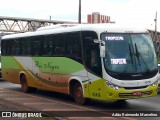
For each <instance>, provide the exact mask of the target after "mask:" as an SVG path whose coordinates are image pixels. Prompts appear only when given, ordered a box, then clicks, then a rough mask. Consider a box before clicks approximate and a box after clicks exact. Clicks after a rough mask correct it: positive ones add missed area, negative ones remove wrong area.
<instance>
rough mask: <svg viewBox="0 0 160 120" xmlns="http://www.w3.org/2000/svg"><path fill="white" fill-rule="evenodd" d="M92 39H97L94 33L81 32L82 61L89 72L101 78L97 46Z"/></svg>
mask: <svg viewBox="0 0 160 120" xmlns="http://www.w3.org/2000/svg"><path fill="white" fill-rule="evenodd" d="M94 39H98V36H97V34H96V33H95V32H92V31H83V32H82V41H83V48H84V61H85V65H86V67H87V68H88V69H89V70H90V71H92V72H94V73H96V74H98V75H100V76H102V67H101V58H100V50H99V44H98V43H95V42H94Z"/></svg>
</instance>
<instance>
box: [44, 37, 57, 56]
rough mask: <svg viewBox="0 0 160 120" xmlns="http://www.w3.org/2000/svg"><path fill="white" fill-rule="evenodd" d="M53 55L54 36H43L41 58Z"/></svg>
mask: <svg viewBox="0 0 160 120" xmlns="http://www.w3.org/2000/svg"><path fill="white" fill-rule="evenodd" d="M53 54H54V35H48V36H44V39H43V54H42V55H43V56H52V55H53Z"/></svg>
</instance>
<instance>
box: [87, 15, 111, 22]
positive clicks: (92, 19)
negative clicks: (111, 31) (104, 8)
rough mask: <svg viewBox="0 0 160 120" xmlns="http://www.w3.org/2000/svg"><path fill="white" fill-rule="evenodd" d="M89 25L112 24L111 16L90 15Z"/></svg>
mask: <svg viewBox="0 0 160 120" xmlns="http://www.w3.org/2000/svg"><path fill="white" fill-rule="evenodd" d="M87 23H111V21H110V16H107V15H101V14H100V13H99V12H93V13H92V14H88V16H87Z"/></svg>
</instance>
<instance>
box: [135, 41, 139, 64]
mask: <svg viewBox="0 0 160 120" xmlns="http://www.w3.org/2000/svg"><path fill="white" fill-rule="evenodd" d="M135 49H136V54H135V55H136V57H137V59H138V64H139V65H140V60H139V55H140V53H139V51H138V49H137V44H136V43H135Z"/></svg>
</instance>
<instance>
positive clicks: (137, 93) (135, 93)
mask: <svg viewBox="0 0 160 120" xmlns="http://www.w3.org/2000/svg"><path fill="white" fill-rule="evenodd" d="M133 96H142V93H141V92H133Z"/></svg>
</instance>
